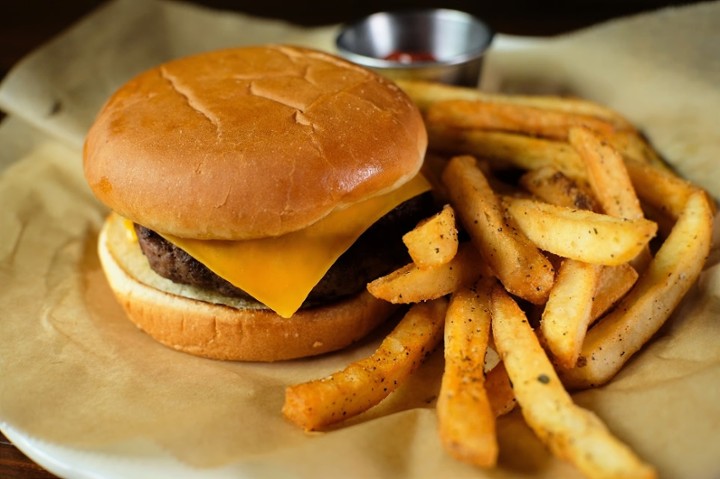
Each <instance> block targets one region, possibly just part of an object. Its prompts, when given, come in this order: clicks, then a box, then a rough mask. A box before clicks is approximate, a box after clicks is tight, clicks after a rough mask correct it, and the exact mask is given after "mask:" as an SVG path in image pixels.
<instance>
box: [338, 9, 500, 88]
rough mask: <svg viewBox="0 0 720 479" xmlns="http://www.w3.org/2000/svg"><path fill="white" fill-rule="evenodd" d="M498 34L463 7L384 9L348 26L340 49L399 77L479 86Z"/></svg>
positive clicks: (351, 57) (340, 38)
mask: <svg viewBox="0 0 720 479" xmlns="http://www.w3.org/2000/svg"><path fill="white" fill-rule="evenodd" d="M493 34H494V32H493V31H492V30H491V29H490V27H488V26H487V25H486V24H485V23H484V22H482V21H481V20H480V19H478V18H477V17H475V16H473V15H470V14H468V13H465V12H461V11H458V10H449V9H442V8H440V9H421V10H407V11H397V12H379V13H374V14H372V15H370V16H367V17H365V18H363V19H361V20H359V21H357V22H355V23H353V24H350V25H347V26H345V27H343V28H342V29H341V31H340V33H339V34H338V36H337V38H336V47H337V49H338V53H340V55H342V56H344V57H345V58H347V59H348V60H350V61H353V62H355V63H357V64H359V65H362V66H365V67H368V68H371V69H373V70H375V71H377V72H379V73H381V74H383V75H386V76H388V77H390V78H394V79H417V80H428V81H439V82H443V83H451V84H456V85H466V86H477V84H478V81H479V79H480V74H481V71H482V62H483V57H484V54H485V52H486V51H487V49H488V48H489V47H490V44H491V43H492V38H493Z"/></svg>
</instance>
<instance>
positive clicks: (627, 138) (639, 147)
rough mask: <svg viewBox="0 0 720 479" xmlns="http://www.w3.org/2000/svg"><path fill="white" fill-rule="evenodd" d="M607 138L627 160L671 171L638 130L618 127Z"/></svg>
mask: <svg viewBox="0 0 720 479" xmlns="http://www.w3.org/2000/svg"><path fill="white" fill-rule="evenodd" d="M607 140H608V142H609V143H610V144H611V145H612V146H613V147H614V148H615V149H616V150H618V151H619V152H620V153H621V154H622V156H623V158H625V159H626V160H633V161H636V162H640V163H645V164H648V165H650V166H652V167H655V168H659V169H661V170H664V171H668V172H669V171H670V169H669V168H668V166H667V164H665V162H664V161H663V160H662V158H660V155H659V154H658V153H657V151H655V150H654V149H653V148H652V146H650V144H648V142H647V141H646V140H645V139H644V138H643V137H642V136H641V135H640V133H638V131H637V130H630V129H625V130H620V129H618V130H616V131H615V132H614V133H613V134H612V135H610V136H609V137H608V138H607Z"/></svg>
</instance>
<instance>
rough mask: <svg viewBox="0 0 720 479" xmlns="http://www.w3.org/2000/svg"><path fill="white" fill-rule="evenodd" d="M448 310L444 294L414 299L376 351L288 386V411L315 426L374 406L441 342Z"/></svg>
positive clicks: (300, 423)
mask: <svg viewBox="0 0 720 479" xmlns="http://www.w3.org/2000/svg"><path fill="white" fill-rule="evenodd" d="M446 310H447V300H446V299H444V298H441V299H437V300H435V301H428V302H425V303H418V304H415V305H413V306H412V307H411V308H410V309H409V310H408V312H407V313H406V314H405V316H404V317H403V318H402V319H401V320H400V322H399V323H398V324H397V326H396V327H395V329H393V330H392V331H391V332H390V334H388V335H387V336H386V337H385V339H384V340H383V341H382V343H381V344H380V346H379V347H378V349H377V350H376V351H375V352H374V353H373V354H372V355H371V356H369V357H367V358H364V359H361V360H359V361H356V362H354V363H351V364H350V365H348V366H347V367H346V368H345V369H343V370H342V371H338V372H336V373H334V374H332V375H330V376H328V377H326V378H323V379H318V380H315V381H310V382H307V383H302V384H298V385H295V386H290V387H288V388H287V389H286V390H285V403H284V405H283V408H282V412H283V414H284V415H285V417H286V418H287V419H289V420H290V421H292V422H293V423H295V424H296V425H298V426H300V427H302V428H303V429H305V430H308V431H312V430H318V429H322V428H326V427H328V426H330V425H332V424H335V423H338V422H341V421H343V420H345V419H348V418H350V417H353V416H356V415H358V414H360V413H362V412H365V411H367V410H368V409H370V408H371V407H373V406H375V405H376V404H378V403H379V402H380V401H382V400H383V399H384V398H386V397H387V396H388V395H389V394H390V393H391V392H392V391H394V390H395V389H396V388H397V387H398V386H399V385H400V384H401V383H402V382H403V381H405V380H406V379H407V377H408V376H409V375H410V374H411V373H412V372H413V371H414V370H415V369H417V367H418V366H419V365H420V364H421V363H422V361H423V360H424V359H425V357H426V356H427V355H428V354H429V353H430V352H431V351H432V350H433V349H435V347H436V346H437V345H438V344H439V343H440V341H441V339H442V335H443V325H444V323H445V312H446Z"/></svg>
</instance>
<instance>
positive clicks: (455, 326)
mask: <svg viewBox="0 0 720 479" xmlns="http://www.w3.org/2000/svg"><path fill="white" fill-rule="evenodd" d="M488 283H489V284H490V285H492V282H489V281H481V282H480V283H479V284H476V285H475V286H474V287H473V288H463V289H461V290H459V291H457V292H456V293H454V294H453V296H452V299H451V300H450V305H449V307H448V310H447V314H446V317H445V370H444V372H443V377H442V383H441V386H440V394H439V396H438V401H437V414H438V426H439V431H440V440H441V442H442V444H443V447H444V448H445V449H446V450H447V451H448V453H449V454H450V455H452V456H453V457H455V458H456V459H459V460H461V461H464V462H468V463H470V464H475V465H476V466H480V467H493V466H495V464H496V462H497V455H498V443H497V437H496V435H495V414H494V411H493V410H492V407H491V404H490V400H489V399H488V394H487V391H486V390H485V384H484V383H485V353H486V351H487V346H488V340H489V336H490V311H489V306H490V304H489V303H490V295H489V294H490V287H488V286H487V284H488Z"/></svg>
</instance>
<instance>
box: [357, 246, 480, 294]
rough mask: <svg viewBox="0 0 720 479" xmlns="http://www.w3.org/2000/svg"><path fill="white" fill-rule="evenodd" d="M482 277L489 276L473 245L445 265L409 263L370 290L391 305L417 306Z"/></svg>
mask: <svg viewBox="0 0 720 479" xmlns="http://www.w3.org/2000/svg"><path fill="white" fill-rule="evenodd" d="M483 274H484V275H486V276H487V275H489V274H490V273H489V271H488V270H487V268H486V266H485V264H484V262H483V261H482V259H481V258H480V255H479V254H478V253H477V250H476V249H475V248H474V247H473V246H472V245H471V244H470V243H463V244H460V245H459V247H458V252H457V254H456V255H455V256H454V257H453V259H451V260H450V261H449V262H447V263H445V264H440V265H437V266H433V267H428V268H425V269H420V268H418V267H417V266H416V265H415V264H414V263H410V264H408V265H406V266H403V267H402V268H400V269H397V270H395V271H393V272H392V273H390V274H388V275H386V276H382V277H380V278H377V279H375V280H373V281H371V282H370V283H369V284H368V285H367V289H368V291H369V292H370V294H372V295H373V296H375V297H376V298H379V299H383V300H385V301H388V302H390V303H394V304H408V303H418V302H420V301H427V300H431V299H437V298H440V297H442V296H445V295H446V294H450V293H452V292H453V291H456V290H457V289H459V288H461V287H462V286H467V285H470V284H472V283H473V282H474V281H475V280H476V279H477V278H478V277H479V276H481V275H483Z"/></svg>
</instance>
